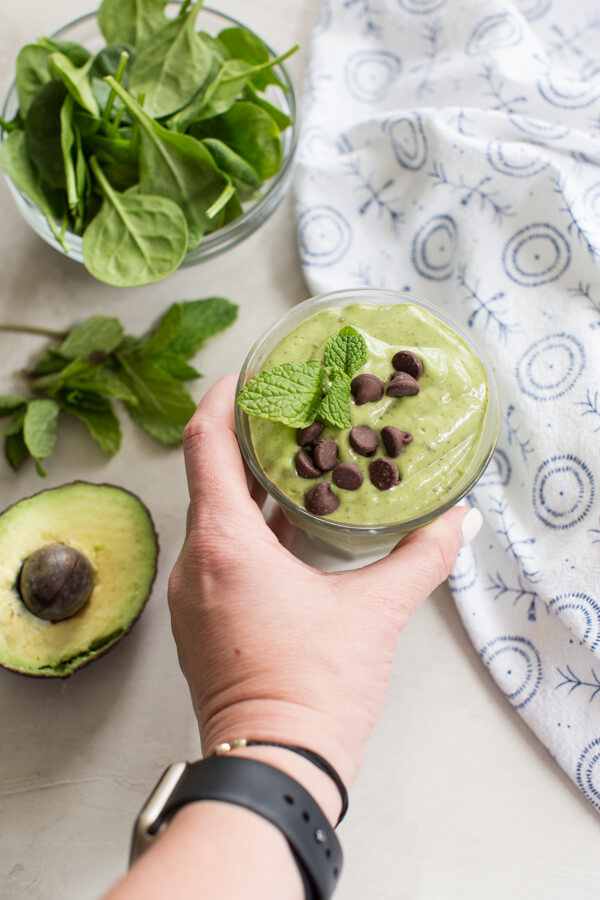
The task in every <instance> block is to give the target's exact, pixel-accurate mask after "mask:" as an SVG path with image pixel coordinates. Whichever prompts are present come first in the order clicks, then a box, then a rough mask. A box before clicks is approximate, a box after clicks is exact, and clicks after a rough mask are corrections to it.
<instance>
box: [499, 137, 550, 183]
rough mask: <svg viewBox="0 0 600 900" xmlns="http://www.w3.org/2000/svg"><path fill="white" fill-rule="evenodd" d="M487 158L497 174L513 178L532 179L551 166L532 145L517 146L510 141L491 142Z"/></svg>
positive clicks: (522, 144)
mask: <svg viewBox="0 0 600 900" xmlns="http://www.w3.org/2000/svg"><path fill="white" fill-rule="evenodd" d="M487 158H488V162H489V164H490V166H491V167H492V168H493V169H495V170H496V172H501V173H502V174H503V175H512V177H513V178H530V177H531V176H532V175H537V174H538V173H539V172H543V171H544V169H547V168H548V166H549V165H550V163H549V162H547V161H546V159H544V156H543V154H542V153H541V151H540V150H538V149H537V148H536V147H534V146H533V145H532V144H525V143H521V144H515V143H511V142H510V141H490V143H489V144H488V150H487Z"/></svg>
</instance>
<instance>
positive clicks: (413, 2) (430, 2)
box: [398, 0, 448, 16]
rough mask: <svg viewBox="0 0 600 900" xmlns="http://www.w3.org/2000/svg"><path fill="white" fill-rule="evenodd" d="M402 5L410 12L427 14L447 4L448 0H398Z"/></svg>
mask: <svg viewBox="0 0 600 900" xmlns="http://www.w3.org/2000/svg"><path fill="white" fill-rule="evenodd" d="M398 2H399V4H400V6H401V7H402V8H403V9H405V10H406V12H409V13H416V14H417V15H421V16H422V15H427V14H428V13H432V12H436V10H438V9H441V7H442V6H445V5H446V3H447V2H448V0H398Z"/></svg>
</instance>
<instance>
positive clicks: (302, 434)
mask: <svg viewBox="0 0 600 900" xmlns="http://www.w3.org/2000/svg"><path fill="white" fill-rule="evenodd" d="M324 428H325V426H324V425H321V423H320V422H313V423H312V425H309V426H308V428H299V429H298V431H297V433H296V440H297V441H298V445H299V446H300V447H308V445H309V444H312V442H313V441H316V439H317V438H318V437H319V435H320V434H321V432H322V431H323V429H324Z"/></svg>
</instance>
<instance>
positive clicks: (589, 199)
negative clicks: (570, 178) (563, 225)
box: [583, 181, 600, 225]
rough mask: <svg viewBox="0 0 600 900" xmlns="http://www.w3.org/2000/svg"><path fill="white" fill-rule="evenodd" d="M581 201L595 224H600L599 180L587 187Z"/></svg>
mask: <svg viewBox="0 0 600 900" xmlns="http://www.w3.org/2000/svg"><path fill="white" fill-rule="evenodd" d="M583 202H584V205H585V208H586V210H587V212H588V214H589V215H590V216H591V218H592V219H593V220H594V222H595V223H596V224H597V225H600V181H598V182H596V184H592V185H591V187H589V188H588V189H587V191H586V192H585V194H584V195H583Z"/></svg>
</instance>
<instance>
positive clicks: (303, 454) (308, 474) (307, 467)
mask: <svg viewBox="0 0 600 900" xmlns="http://www.w3.org/2000/svg"><path fill="white" fill-rule="evenodd" d="M296 472H297V473H298V475H300V477H301V478H320V477H321V470H320V469H318V468H317V467H316V466H315V464H314V462H313V458H312V456H311V453H310V450H298V452H297V453H296Z"/></svg>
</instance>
